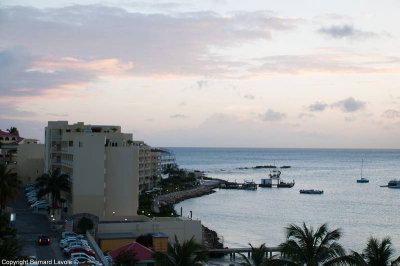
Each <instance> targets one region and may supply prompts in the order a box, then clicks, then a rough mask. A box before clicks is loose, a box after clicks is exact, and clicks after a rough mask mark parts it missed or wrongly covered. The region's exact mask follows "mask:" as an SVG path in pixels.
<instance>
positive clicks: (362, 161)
mask: <svg viewBox="0 0 400 266" xmlns="http://www.w3.org/2000/svg"><path fill="white" fill-rule="evenodd" d="M363 163H364V159H362V160H361V178H362V169H363Z"/></svg>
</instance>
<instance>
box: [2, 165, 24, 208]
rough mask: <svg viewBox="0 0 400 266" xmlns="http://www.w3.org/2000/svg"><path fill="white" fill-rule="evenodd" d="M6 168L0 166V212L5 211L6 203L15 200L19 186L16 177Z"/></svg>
mask: <svg viewBox="0 0 400 266" xmlns="http://www.w3.org/2000/svg"><path fill="white" fill-rule="evenodd" d="M7 168H8V167H7V164H4V163H2V164H0V207H1V208H0V209H1V210H0V212H1V211H2V210H5V208H6V205H7V202H9V201H12V200H15V197H16V195H18V186H19V184H20V182H19V180H18V178H17V176H16V175H15V174H12V173H11V170H10V169H7Z"/></svg>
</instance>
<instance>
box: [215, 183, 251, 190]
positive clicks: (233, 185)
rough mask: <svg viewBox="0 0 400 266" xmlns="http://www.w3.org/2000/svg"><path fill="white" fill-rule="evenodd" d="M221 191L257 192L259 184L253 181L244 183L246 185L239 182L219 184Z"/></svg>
mask: <svg viewBox="0 0 400 266" xmlns="http://www.w3.org/2000/svg"><path fill="white" fill-rule="evenodd" d="M219 188H220V189H244V190H256V189H257V184H256V183H254V182H253V181H244V183H237V182H227V181H226V182H224V183H220V184H219Z"/></svg>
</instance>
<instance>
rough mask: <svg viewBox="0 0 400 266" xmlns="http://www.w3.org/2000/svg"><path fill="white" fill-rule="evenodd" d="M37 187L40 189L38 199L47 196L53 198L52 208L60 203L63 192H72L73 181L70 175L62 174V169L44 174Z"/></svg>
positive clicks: (37, 182) (37, 181)
mask: <svg viewBox="0 0 400 266" xmlns="http://www.w3.org/2000/svg"><path fill="white" fill-rule="evenodd" d="M36 186H37V187H38V188H39V192H38V198H41V197H43V196H45V195H50V196H51V202H52V205H51V206H52V208H53V209H54V208H55V207H56V206H57V203H58V202H59V201H60V198H61V192H62V191H63V192H68V193H69V192H71V181H70V178H69V176H68V175H66V174H61V173H60V169H56V170H54V171H51V172H49V173H48V174H43V175H41V176H40V177H38V179H37V180H36Z"/></svg>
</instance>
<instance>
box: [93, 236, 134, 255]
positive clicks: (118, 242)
mask: <svg viewBox="0 0 400 266" xmlns="http://www.w3.org/2000/svg"><path fill="white" fill-rule="evenodd" d="M135 241H136V238H120V239H101V240H100V243H99V244H100V248H101V250H102V251H103V252H104V251H110V250H114V249H117V248H120V247H122V246H125V245H127V244H130V243H132V242H135Z"/></svg>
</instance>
